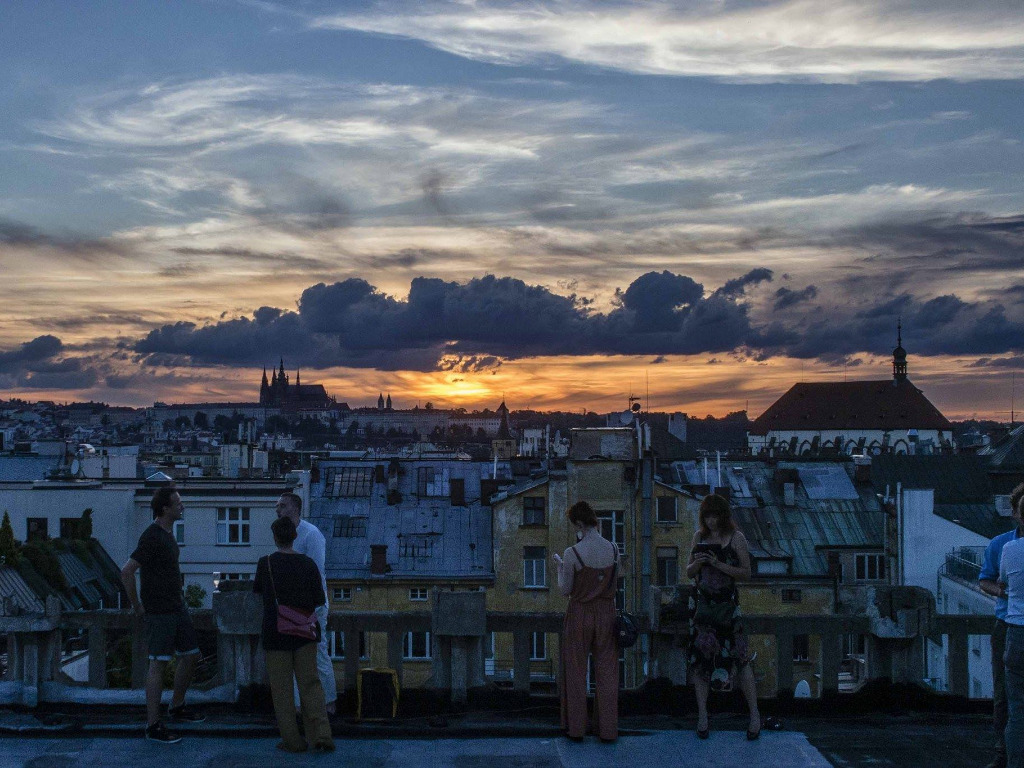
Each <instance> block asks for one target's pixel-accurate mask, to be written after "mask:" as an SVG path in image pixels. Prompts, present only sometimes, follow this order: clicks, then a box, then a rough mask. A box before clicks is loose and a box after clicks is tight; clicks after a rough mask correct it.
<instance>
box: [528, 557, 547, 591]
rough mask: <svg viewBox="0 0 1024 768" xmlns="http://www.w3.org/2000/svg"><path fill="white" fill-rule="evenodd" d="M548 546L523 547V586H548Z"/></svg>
mask: <svg viewBox="0 0 1024 768" xmlns="http://www.w3.org/2000/svg"><path fill="white" fill-rule="evenodd" d="M547 559H548V550H547V547H523V586H524V587H533V588H537V587H546V586H547V585H548V580H547V571H546V568H547Z"/></svg>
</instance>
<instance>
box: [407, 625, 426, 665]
mask: <svg viewBox="0 0 1024 768" xmlns="http://www.w3.org/2000/svg"><path fill="white" fill-rule="evenodd" d="M402 657H403V658H404V659H405V660H407V661H422V660H424V659H429V658H431V653H430V633H429V632H406V633H405V647H404V648H403V650H402Z"/></svg>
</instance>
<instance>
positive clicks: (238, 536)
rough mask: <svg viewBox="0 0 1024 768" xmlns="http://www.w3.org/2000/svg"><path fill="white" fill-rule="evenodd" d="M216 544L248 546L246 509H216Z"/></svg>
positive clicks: (247, 515)
mask: <svg viewBox="0 0 1024 768" xmlns="http://www.w3.org/2000/svg"><path fill="white" fill-rule="evenodd" d="M217 544H218V545H224V546H245V547H247V546H249V508H248V507H217Z"/></svg>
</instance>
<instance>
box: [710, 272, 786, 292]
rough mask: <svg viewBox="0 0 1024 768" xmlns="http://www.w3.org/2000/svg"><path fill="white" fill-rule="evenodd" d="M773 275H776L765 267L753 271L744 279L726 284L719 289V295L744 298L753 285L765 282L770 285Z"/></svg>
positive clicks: (744, 276) (737, 279)
mask: <svg viewBox="0 0 1024 768" xmlns="http://www.w3.org/2000/svg"><path fill="white" fill-rule="evenodd" d="M773 275H774V273H773V272H772V271H771V270H770V269H765V268H764V267H759V268H757V269H752V270H750V271H749V272H747V274H745V275H743V276H742V277H737V278H735V279H734V280H729V281H728V282H726V284H725V285H723V286H722V287H721V288H719V289H718V293H719V294H721V295H722V296H733V297H735V296H742V295H743V294H744V293H745V292H746V290H747V288H748V287H749V286H751V285H757V284H758V283H764V282H769V283H770V282H771V281H772V277H773Z"/></svg>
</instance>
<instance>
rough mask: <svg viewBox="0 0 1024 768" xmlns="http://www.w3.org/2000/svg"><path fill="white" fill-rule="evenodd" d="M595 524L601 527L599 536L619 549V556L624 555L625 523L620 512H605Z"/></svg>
mask: <svg viewBox="0 0 1024 768" xmlns="http://www.w3.org/2000/svg"><path fill="white" fill-rule="evenodd" d="M597 522H598V523H600V525H601V535H602V536H604V537H605V538H606V539H608V541H610V542H611V543H612V544H614V545H616V546H617V547H618V548H619V554H620V555H624V554H626V523H625V520H624V519H623V513H622V512H606V513H605V514H604V515H603V516H601V515H599V516H598V518H597Z"/></svg>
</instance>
